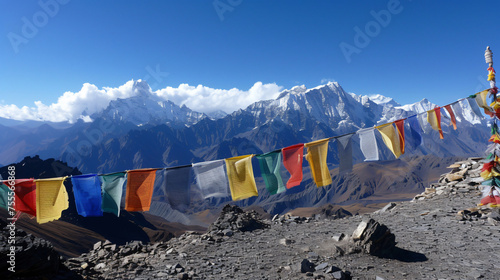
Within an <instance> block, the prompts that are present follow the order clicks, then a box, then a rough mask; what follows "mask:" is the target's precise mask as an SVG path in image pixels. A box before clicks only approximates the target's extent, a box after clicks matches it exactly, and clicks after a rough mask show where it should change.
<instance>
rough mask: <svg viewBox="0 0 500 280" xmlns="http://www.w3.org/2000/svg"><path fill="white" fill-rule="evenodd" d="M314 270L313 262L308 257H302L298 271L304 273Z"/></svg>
mask: <svg viewBox="0 0 500 280" xmlns="http://www.w3.org/2000/svg"><path fill="white" fill-rule="evenodd" d="M314 271H316V270H315V269H314V264H313V263H312V262H310V261H309V260H308V259H303V260H302V262H301V263H300V272H302V273H306V272H314Z"/></svg>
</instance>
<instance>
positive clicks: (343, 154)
mask: <svg viewBox="0 0 500 280" xmlns="http://www.w3.org/2000/svg"><path fill="white" fill-rule="evenodd" d="M353 135H354V134H347V135H344V136H341V137H337V138H336V140H337V151H338V153H339V174H343V173H345V172H349V171H351V170H352V136H353Z"/></svg>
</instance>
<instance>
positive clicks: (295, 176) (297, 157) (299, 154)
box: [281, 144, 304, 189]
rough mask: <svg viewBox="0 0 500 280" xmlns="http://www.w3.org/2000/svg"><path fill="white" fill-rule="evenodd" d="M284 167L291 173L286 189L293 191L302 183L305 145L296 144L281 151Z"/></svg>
mask: <svg viewBox="0 0 500 280" xmlns="http://www.w3.org/2000/svg"><path fill="white" fill-rule="evenodd" d="M281 153H282V155H283V166H285V168H286V170H288V172H289V173H290V179H288V182H286V188H287V189H291V188H293V187H295V186H298V185H300V183H301V182H302V162H303V160H304V144H296V145H293V146H289V147H286V148H283V149H281Z"/></svg>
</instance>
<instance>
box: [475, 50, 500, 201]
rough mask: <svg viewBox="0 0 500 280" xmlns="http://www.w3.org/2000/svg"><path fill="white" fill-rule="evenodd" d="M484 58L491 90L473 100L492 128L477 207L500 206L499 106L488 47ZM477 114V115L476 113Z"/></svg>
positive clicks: (482, 170)
mask: <svg viewBox="0 0 500 280" xmlns="http://www.w3.org/2000/svg"><path fill="white" fill-rule="evenodd" d="M484 57H485V60H486V63H488V64H489V65H488V66H489V67H488V71H489V74H488V81H490V85H491V88H490V89H489V90H487V91H486V93H484V91H482V92H480V93H478V94H476V96H475V100H476V103H477V104H478V105H479V106H481V107H483V108H484V112H485V113H486V114H488V115H489V116H490V117H491V118H492V126H491V137H490V139H489V142H492V143H491V144H490V145H489V146H488V148H487V149H486V153H490V154H489V155H488V160H489V162H486V163H484V165H483V168H482V169H481V177H482V178H483V179H484V180H485V181H484V182H483V183H482V185H485V186H486V187H484V188H483V195H482V198H481V201H480V203H479V205H488V204H490V205H491V206H492V207H498V206H500V189H499V188H498V186H500V184H499V183H500V182H499V181H500V171H499V170H498V165H499V164H500V161H499V157H498V156H497V152H498V150H499V149H498V148H499V147H500V146H499V144H500V138H499V135H498V126H497V120H498V111H497V110H498V109H500V106H498V105H500V104H499V103H498V99H497V93H498V89H497V87H496V81H495V69H493V53H492V52H491V50H490V47H487V48H486V51H485V52H484ZM488 93H491V94H492V96H493V103H491V105H490V106H492V107H493V108H490V107H488V106H487V101H486V98H487V96H488ZM468 101H469V103H471V100H470V98H469V99H468ZM476 114H477V113H476Z"/></svg>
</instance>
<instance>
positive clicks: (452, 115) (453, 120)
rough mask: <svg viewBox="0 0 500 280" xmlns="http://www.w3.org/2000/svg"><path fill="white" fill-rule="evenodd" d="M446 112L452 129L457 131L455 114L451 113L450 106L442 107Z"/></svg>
mask: <svg viewBox="0 0 500 280" xmlns="http://www.w3.org/2000/svg"><path fill="white" fill-rule="evenodd" d="M444 108H445V109H446V111H448V114H449V115H450V119H451V124H452V125H453V129H454V130H457V119H456V118H455V113H453V109H452V108H451V105H446V106H444Z"/></svg>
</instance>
